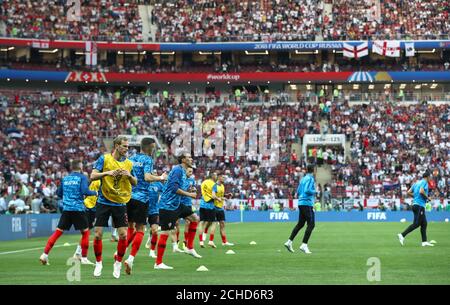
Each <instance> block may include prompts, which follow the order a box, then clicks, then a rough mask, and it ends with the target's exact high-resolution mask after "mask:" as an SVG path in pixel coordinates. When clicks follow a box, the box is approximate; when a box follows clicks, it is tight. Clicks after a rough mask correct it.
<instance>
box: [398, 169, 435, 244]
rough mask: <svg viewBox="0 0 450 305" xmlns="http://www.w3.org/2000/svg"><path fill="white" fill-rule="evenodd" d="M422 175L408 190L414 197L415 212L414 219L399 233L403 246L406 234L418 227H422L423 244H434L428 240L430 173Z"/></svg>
mask: <svg viewBox="0 0 450 305" xmlns="http://www.w3.org/2000/svg"><path fill="white" fill-rule="evenodd" d="M422 177H423V179H421V180H420V181H417V182H416V183H414V184H413V185H412V186H411V188H410V189H409V190H408V195H410V196H412V197H413V206H412V211H413V213H414V221H413V223H412V224H411V225H410V226H409V227H408V228H406V230H405V231H403V233H399V234H398V235H397V236H398V240H399V241H400V244H401V245H402V246H403V245H404V243H405V237H406V235H408V234H409V233H411V232H412V231H414V230H415V229H417V228H418V227H420V233H421V235H422V246H423V247H433V246H434V245H433V244H432V243H429V242H428V241H427V217H426V216H425V204H426V203H427V200H430V197H428V181H429V180H430V173H429V172H428V171H425V173H424V174H423V176H422Z"/></svg>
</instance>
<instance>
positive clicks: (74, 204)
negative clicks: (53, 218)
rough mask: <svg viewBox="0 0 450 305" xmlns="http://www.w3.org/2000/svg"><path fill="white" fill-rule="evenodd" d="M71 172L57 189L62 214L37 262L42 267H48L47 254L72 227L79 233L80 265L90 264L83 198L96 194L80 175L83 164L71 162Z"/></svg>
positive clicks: (87, 227) (87, 228)
mask: <svg viewBox="0 0 450 305" xmlns="http://www.w3.org/2000/svg"><path fill="white" fill-rule="evenodd" d="M71 168H72V172H71V173H70V174H69V175H68V176H66V177H64V178H63V180H62V181H61V185H60V187H59V188H58V191H57V195H58V197H61V198H63V209H64V210H63V212H62V215H61V218H60V219H59V223H58V226H57V227H56V231H55V232H54V233H53V234H52V236H50V238H49V239H48V241H47V245H46V246H45V249H44V253H42V255H41V257H40V258H39V260H40V261H41V263H42V264H43V265H49V262H48V254H49V253H50V250H51V249H52V248H53V246H54V245H55V243H56V241H57V240H58V238H60V237H61V235H62V234H63V232H64V231H65V230H70V228H71V227H72V225H73V226H74V227H75V230H80V233H81V236H82V238H81V256H82V257H81V263H82V264H92V263H90V262H89V261H88V259H87V252H88V248H89V225H88V219H87V217H86V212H85V210H86V209H85V206H84V196H96V195H97V192H95V191H90V190H89V188H88V180H87V177H86V176H84V175H83V174H81V172H82V169H83V164H82V163H81V162H80V161H78V160H75V161H72V163H71Z"/></svg>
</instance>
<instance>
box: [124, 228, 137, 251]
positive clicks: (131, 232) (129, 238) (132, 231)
mask: <svg viewBox="0 0 450 305" xmlns="http://www.w3.org/2000/svg"><path fill="white" fill-rule="evenodd" d="M134 236H136V230H135V229H133V228H128V231H127V244H126V246H127V248H128V246H129V245H130V244H131V243H132V242H133V239H134Z"/></svg>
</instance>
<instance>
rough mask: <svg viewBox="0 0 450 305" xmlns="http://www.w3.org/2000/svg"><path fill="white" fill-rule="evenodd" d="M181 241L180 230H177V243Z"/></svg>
mask: <svg viewBox="0 0 450 305" xmlns="http://www.w3.org/2000/svg"><path fill="white" fill-rule="evenodd" d="M179 241H180V231H178V230H177V244H178V242H179Z"/></svg>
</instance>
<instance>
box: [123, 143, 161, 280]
mask: <svg viewBox="0 0 450 305" xmlns="http://www.w3.org/2000/svg"><path fill="white" fill-rule="evenodd" d="M155 147H156V143H155V140H153V139H152V138H143V139H142V141H141V153H137V154H135V155H133V156H132V157H130V160H131V161H132V162H133V176H135V177H136V178H137V185H135V186H133V188H132V192H131V199H130V201H129V202H128V203H127V215H128V232H127V247H128V246H129V245H130V244H132V248H131V251H130V255H129V256H128V258H127V259H126V260H125V262H124V265H125V272H126V273H127V274H131V270H132V269H133V262H134V258H135V256H136V254H137V252H138V251H139V248H140V246H141V243H142V240H143V238H144V228H145V225H146V224H147V216H148V202H149V199H150V194H149V185H150V182H156V181H159V182H161V181H165V180H166V179H167V174H166V173H163V174H162V175H161V176H155V175H153V174H152V173H153V159H152V157H151V155H152V153H153V150H154V149H155Z"/></svg>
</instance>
